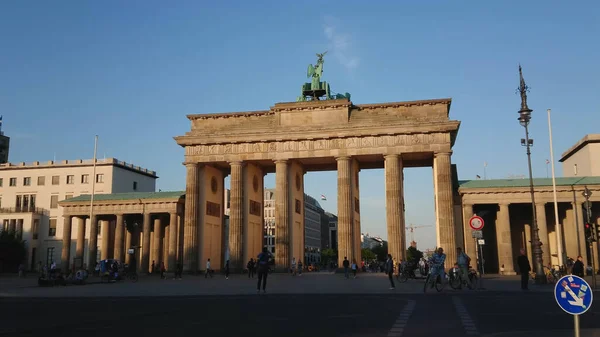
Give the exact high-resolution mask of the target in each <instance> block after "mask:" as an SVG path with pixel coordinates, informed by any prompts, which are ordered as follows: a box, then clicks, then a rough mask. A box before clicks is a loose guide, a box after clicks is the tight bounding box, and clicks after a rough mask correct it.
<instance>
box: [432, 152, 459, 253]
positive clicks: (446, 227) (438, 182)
mask: <svg viewBox="0 0 600 337" xmlns="http://www.w3.org/2000/svg"><path fill="white" fill-rule="evenodd" d="M451 154H452V152H436V153H435V157H434V159H433V172H434V186H435V196H436V198H435V203H436V210H435V211H436V214H437V221H436V222H437V241H438V247H441V248H443V249H444V253H446V261H448V262H449V263H454V262H456V238H455V235H454V233H455V230H454V202H453V191H452V165H451V162H450V156H451Z"/></svg>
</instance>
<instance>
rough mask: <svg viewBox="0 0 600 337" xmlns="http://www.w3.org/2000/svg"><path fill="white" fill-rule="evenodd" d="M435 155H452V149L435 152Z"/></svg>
mask: <svg viewBox="0 0 600 337" xmlns="http://www.w3.org/2000/svg"><path fill="white" fill-rule="evenodd" d="M433 156H434V157H436V158H437V157H440V156H448V157H449V156H452V151H440V152H434V153H433Z"/></svg>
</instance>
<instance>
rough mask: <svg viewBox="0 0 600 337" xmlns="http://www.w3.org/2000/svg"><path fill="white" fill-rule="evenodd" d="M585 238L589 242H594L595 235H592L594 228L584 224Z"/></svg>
mask: <svg viewBox="0 0 600 337" xmlns="http://www.w3.org/2000/svg"><path fill="white" fill-rule="evenodd" d="M585 238H586V239H587V240H588V241H590V242H593V241H596V235H595V233H594V227H593V226H592V225H591V224H590V223H587V222H586V223H585Z"/></svg>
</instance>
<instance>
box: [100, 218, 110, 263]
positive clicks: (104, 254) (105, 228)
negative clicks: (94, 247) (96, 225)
mask: <svg viewBox="0 0 600 337" xmlns="http://www.w3.org/2000/svg"><path fill="white" fill-rule="evenodd" d="M100 230H101V231H102V233H101V235H102V246H101V248H100V259H101V260H106V259H108V258H109V254H108V247H109V246H110V245H109V241H110V222H109V221H108V220H100Z"/></svg>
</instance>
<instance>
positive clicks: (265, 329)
mask: <svg viewBox="0 0 600 337" xmlns="http://www.w3.org/2000/svg"><path fill="white" fill-rule="evenodd" d="M594 309H596V308H595V307H594V306H592V308H591V309H590V311H589V312H588V313H586V314H585V315H584V316H582V318H581V325H582V328H584V329H591V328H596V329H598V328H600V320H599V319H598V317H599V316H600V306H598V307H597V309H596V310H594ZM0 317H2V324H1V325H0V336H44V335H49V336H78V337H79V336H103V337H106V336H111V337H115V336H128V337H131V336H189V335H206V336H211V337H216V336H255V335H256V336H261V337H267V336H286V337H288V336H289V337H295V336H314V337H317V336H331V337H335V336H352V337H358V336H390V337H391V336H397V337H399V336H411V337H414V336H489V335H491V334H495V335H494V336H518V334H517V333H516V332H517V331H526V330H529V331H532V330H536V331H541V330H554V331H555V333H544V334H543V335H544V336H558V335H565V336H569V335H570V334H569V329H571V328H572V324H573V319H572V317H571V316H569V315H567V314H565V313H564V312H563V311H562V310H561V309H560V308H558V306H557V305H556V302H555V301H554V298H553V297H552V296H551V294H547V293H533V292H532V293H493V292H469V293H467V292H465V293H459V294H456V293H440V294H438V293H432V294H410V295H405V294H394V293H393V292H390V295H359V294H348V295H270V294H266V295H264V294H261V295H254V296H196V297H172V298H167V297H140V298H87V299H86V298H78V299H72V298H70V299H41V298H37V299H16V298H15V299H10V298H2V299H0ZM557 331H558V332H561V334H558V335H557V334H556V332H557ZM598 331H600V329H599V330H598ZM502 332H505V333H507V334H497V335H496V333H502Z"/></svg>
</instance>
